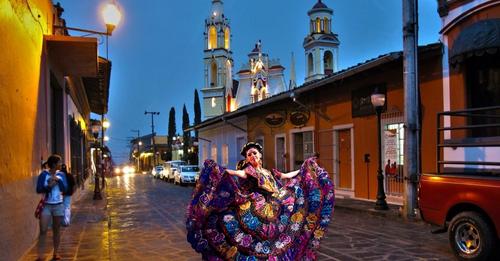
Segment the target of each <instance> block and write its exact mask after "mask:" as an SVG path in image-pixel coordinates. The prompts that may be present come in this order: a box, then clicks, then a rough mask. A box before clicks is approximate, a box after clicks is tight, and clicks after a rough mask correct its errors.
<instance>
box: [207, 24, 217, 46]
mask: <svg viewBox="0 0 500 261" xmlns="http://www.w3.org/2000/svg"><path fill="white" fill-rule="evenodd" d="M215 48H217V29H215V26H213V25H212V26H210V28H209V29H208V49H215Z"/></svg>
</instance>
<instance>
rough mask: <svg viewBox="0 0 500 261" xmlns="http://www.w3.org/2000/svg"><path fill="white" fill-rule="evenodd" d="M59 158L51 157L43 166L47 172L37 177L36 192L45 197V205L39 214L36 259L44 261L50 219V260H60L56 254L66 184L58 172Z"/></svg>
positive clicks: (56, 156) (61, 174)
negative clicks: (51, 235) (51, 239)
mask: <svg viewBox="0 0 500 261" xmlns="http://www.w3.org/2000/svg"><path fill="white" fill-rule="evenodd" d="M60 162H61V157H60V156H59V155H56V154H54V155H51V156H50V157H49V158H48V159H47V162H46V163H45V164H47V167H48V168H49V169H48V170H43V171H42V172H41V173H40V175H38V180H37V186H36V192H37V193H39V194H44V195H45V204H44V206H43V210H42V211H41V214H40V236H39V238H38V258H37V260H44V258H43V255H44V249H45V240H46V237H47V230H48V227H49V223H50V220H51V219H52V233H53V243H54V251H53V257H52V260H60V259H61V257H60V256H59V255H58V254H57V251H58V250H59V243H60V240H61V235H60V229H61V221H62V219H63V217H64V205H63V193H64V192H66V189H67V183H66V178H65V177H64V174H63V173H61V172H59V171H58V169H59V168H60V167H61V163H60Z"/></svg>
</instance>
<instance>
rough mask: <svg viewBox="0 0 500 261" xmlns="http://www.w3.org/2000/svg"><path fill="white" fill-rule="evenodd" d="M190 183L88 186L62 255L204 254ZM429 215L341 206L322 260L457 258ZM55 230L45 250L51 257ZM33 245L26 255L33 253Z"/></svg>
mask: <svg viewBox="0 0 500 261" xmlns="http://www.w3.org/2000/svg"><path fill="white" fill-rule="evenodd" d="M191 190H192V187H181V186H177V185H173V184H170V183H166V182H164V181H161V180H156V179H153V178H152V177H151V176H149V175H142V174H137V175H123V176H118V177H114V178H111V179H108V188H107V189H106V193H105V200H102V201H94V200H92V196H93V194H92V191H91V188H89V190H88V191H87V193H85V194H84V195H83V196H82V198H81V199H80V200H79V201H77V202H76V203H75V204H74V206H73V219H72V224H71V226H70V227H67V228H64V229H63V232H62V239H61V247H60V255H61V257H62V258H63V260H181V261H182V260H201V258H200V256H199V255H198V254H196V253H195V252H194V251H193V250H192V249H191V247H190V246H189V245H188V243H187V241H186V236H185V228H184V216H185V207H186V205H187V203H188V201H189V198H190V195H191ZM430 229H431V228H430V227H429V226H428V225H426V224H424V223H421V222H417V223H407V222H405V221H403V220H402V219H394V218H385V217H381V216H376V215H370V214H369V213H366V214H365V213H362V212H359V211H350V210H348V209H345V208H338V209H337V210H336V212H335V214H334V219H333V221H332V223H331V224H330V227H329V230H328V233H327V234H326V236H325V238H324V239H323V241H322V243H321V249H320V253H319V256H318V257H319V260H454V257H453V255H452V253H451V251H450V249H449V246H448V242H447V239H446V234H440V235H433V234H430V232H429V231H430ZM51 245H52V244H51V235H50V233H49V235H48V239H47V250H46V253H47V255H46V257H47V260H50V259H49V257H50V249H49V248H50V247H51ZM35 259H36V247H33V248H32V249H31V250H30V251H29V252H28V253H27V254H26V255H25V256H24V257H23V258H22V259H21V260H35Z"/></svg>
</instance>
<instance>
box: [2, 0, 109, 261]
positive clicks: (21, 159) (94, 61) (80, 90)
mask: <svg viewBox="0 0 500 261" xmlns="http://www.w3.org/2000/svg"><path fill="white" fill-rule="evenodd" d="M63 11H64V9H62V7H60V6H59V5H53V3H52V1H51V0H30V1H0V35H1V36H2V37H0V47H1V48H0V57H1V59H0V94H1V95H0V140H1V142H2V143H1V144H2V153H1V154H0V198H1V199H2V200H1V202H2V211H0V220H1V221H2V222H1V224H0V249H2V258H5V260H17V259H18V258H19V257H21V256H22V254H23V253H24V251H26V250H27V249H28V248H29V247H30V246H31V245H32V244H33V242H34V240H36V238H37V236H38V220H37V219H35V218H34V216H33V213H34V210H35V207H36V204H37V202H38V200H39V198H40V195H37V194H36V192H35V186H36V178H37V176H38V174H39V172H40V169H41V166H40V165H41V163H42V162H43V161H44V160H46V159H47V157H48V156H49V155H50V154H52V153H57V154H60V155H61V156H62V157H63V159H64V162H65V163H66V164H67V165H68V166H69V167H70V168H71V171H72V173H73V174H75V175H77V177H79V178H80V182H81V181H82V179H83V178H84V177H85V176H86V175H85V173H86V172H85V169H86V166H87V164H88V155H89V152H88V147H89V146H88V143H89V141H90V139H91V134H90V131H89V123H90V119H89V118H90V113H91V112H94V113H97V114H105V113H106V112H107V101H108V90H109V77H110V69H111V66H110V62H109V61H108V60H106V59H103V58H101V57H98V54H97V44H98V43H97V39H96V38H94V37H73V36H69V35H68V32H67V30H65V29H56V28H58V26H59V27H61V26H65V21H64V20H63V19H61V14H62V12H63ZM7 249H8V251H5V250H7Z"/></svg>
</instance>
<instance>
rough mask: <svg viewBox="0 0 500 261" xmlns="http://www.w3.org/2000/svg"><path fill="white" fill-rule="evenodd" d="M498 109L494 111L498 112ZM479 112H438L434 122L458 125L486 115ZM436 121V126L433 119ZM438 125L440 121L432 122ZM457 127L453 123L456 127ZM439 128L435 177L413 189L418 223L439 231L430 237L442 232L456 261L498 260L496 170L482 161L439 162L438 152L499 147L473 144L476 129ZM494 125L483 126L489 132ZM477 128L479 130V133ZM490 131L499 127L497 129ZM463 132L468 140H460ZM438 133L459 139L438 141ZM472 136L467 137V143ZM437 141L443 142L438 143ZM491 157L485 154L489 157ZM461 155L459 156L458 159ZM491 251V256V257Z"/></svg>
mask: <svg viewBox="0 0 500 261" xmlns="http://www.w3.org/2000/svg"><path fill="white" fill-rule="evenodd" d="M498 109H500V107H498ZM485 112H486V111H482V110H481V111H480V109H474V110H468V111H459V112H455V113H454V112H443V113H439V114H438V117H440V116H447V117H450V118H451V120H450V122H453V120H454V118H453V116H457V117H458V118H460V120H462V119H463V118H464V116H467V117H472V116H474V115H480V116H481V115H483V114H486V113H485ZM438 120H441V119H439V118H438ZM438 122H441V121H438ZM457 122H459V121H457ZM463 122H473V121H467V119H466V120H462V121H460V124H461V126H459V127H455V128H453V127H454V126H451V127H446V128H440V126H439V124H438V126H437V127H438V144H437V149H438V151H437V154H436V155H437V160H436V162H437V163H438V167H437V173H435V174H423V175H422V176H421V179H420V184H419V202H418V203H419V207H420V213H421V216H422V219H423V220H425V221H427V222H429V223H431V224H434V225H437V226H439V227H440V228H439V229H438V230H435V231H434V233H440V232H443V233H444V232H448V239H449V242H450V246H451V249H452V250H453V252H454V254H455V256H456V257H457V258H458V259H459V260H499V259H498V258H499V257H498V256H497V257H496V258H497V259H495V255H500V253H499V252H500V243H499V242H500V240H499V239H500V208H499V207H498V201H499V200H500V169H499V168H498V167H497V166H498V165H499V162H498V158H496V161H495V160H493V161H485V160H484V159H483V158H480V157H479V158H478V157H475V158H472V157H469V158H465V159H461V158H458V157H457V156H456V154H455V155H454V156H455V157H446V156H444V157H442V158H441V155H444V153H442V150H443V149H442V148H448V147H449V148H452V149H453V150H461V151H463V152H471V151H472V150H471V149H470V148H472V149H475V150H477V148H481V147H482V148H483V150H484V148H485V147H488V148H491V147H492V146H497V147H500V140H498V139H496V140H495V139H486V138H483V137H480V138H477V137H473V136H472V135H470V134H471V133H473V132H472V131H471V130H476V129H477V127H475V126H477V125H466V124H463ZM493 125H494V124H489V127H491V126H493ZM485 126H486V125H483V126H481V127H483V128H484V127H485ZM496 127H497V128H498V127H500V124H497V125H496ZM464 129H465V130H466V131H469V134H468V135H469V136H465V135H463V134H464V133H466V132H464ZM442 130H447V131H450V130H459V131H462V133H459V134H462V136H460V135H454V134H455V133H453V132H452V133H451V135H449V136H448V137H451V138H446V139H443V137H444V135H442V134H441V133H439V131H442ZM471 136H472V137H471ZM442 139H443V140H442ZM490 153H491V152H490ZM464 154H465V153H464ZM495 251H496V253H495Z"/></svg>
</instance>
